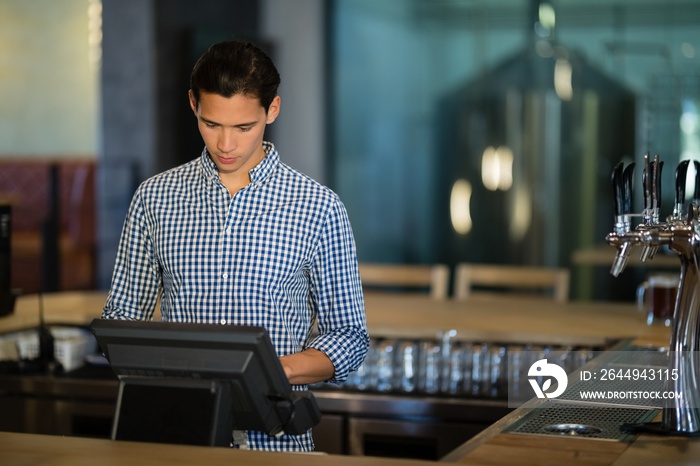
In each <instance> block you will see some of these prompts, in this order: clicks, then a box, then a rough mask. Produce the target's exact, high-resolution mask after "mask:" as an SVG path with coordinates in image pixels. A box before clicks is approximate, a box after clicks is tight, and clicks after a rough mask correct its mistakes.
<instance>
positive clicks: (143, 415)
mask: <svg viewBox="0 0 700 466" xmlns="http://www.w3.org/2000/svg"><path fill="white" fill-rule="evenodd" d="M232 435H233V418H232V409H231V391H230V388H229V387H228V384H227V383H225V382H223V381H216V380H196V379H178V378H149V377H137V376H127V377H122V378H121V379H120V383H119V396H118V398H117V406H116V411H115V417H114V422H113V425H112V439H113V440H128V441H141V442H154V443H174V444H183V445H208V446H225V447H229V446H230V445H231V441H232Z"/></svg>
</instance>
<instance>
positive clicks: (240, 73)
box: [190, 40, 280, 112]
mask: <svg viewBox="0 0 700 466" xmlns="http://www.w3.org/2000/svg"><path fill="white" fill-rule="evenodd" d="M279 84H280V75H279V73H278V72H277V68H275V65H274V63H272V60H271V59H270V57H268V56H267V55H266V54H265V52H263V51H262V50H260V49H259V48H258V47H256V46H255V45H254V44H253V43H251V42H248V41H243V40H233V41H226V42H219V43H217V44H214V45H212V46H211V47H209V50H207V51H206V52H205V53H204V55H202V56H201V57H199V60H197V63H196V64H195V65H194V68H193V69H192V75H191V76H190V89H192V94H193V95H194V99H195V100H196V101H197V102H199V97H200V93H202V92H210V93H213V94H218V95H221V96H223V97H227V98H228V97H232V96H234V95H236V94H243V95H246V96H249V97H257V98H258V100H259V101H260V105H262V107H263V108H264V109H265V112H267V111H268V110H269V108H270V104H271V103H272V100H273V99H274V98H275V96H276V95H277V88H278V87H279Z"/></svg>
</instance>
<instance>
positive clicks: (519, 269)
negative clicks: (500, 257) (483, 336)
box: [454, 263, 570, 302]
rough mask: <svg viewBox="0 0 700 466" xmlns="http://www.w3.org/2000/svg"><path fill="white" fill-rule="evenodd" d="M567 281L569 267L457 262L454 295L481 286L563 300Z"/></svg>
mask: <svg viewBox="0 0 700 466" xmlns="http://www.w3.org/2000/svg"><path fill="white" fill-rule="evenodd" d="M569 281H570V274H569V270H568V269H565V268H550V267H533V266H519V265H487V264H471V263H460V264H457V266H456V267H455V282H454V297H455V299H467V298H469V297H470V296H471V295H473V294H477V293H479V291H478V290H475V289H476V288H480V289H482V290H483V289H486V290H488V289H491V290H500V291H502V292H504V293H510V294H516V293H518V295H524V294H527V295H528V296H541V297H550V298H551V299H554V300H555V301H558V302H566V301H568V299H569ZM491 294H493V292H492V293H491Z"/></svg>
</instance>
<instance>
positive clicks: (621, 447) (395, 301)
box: [0, 292, 700, 466]
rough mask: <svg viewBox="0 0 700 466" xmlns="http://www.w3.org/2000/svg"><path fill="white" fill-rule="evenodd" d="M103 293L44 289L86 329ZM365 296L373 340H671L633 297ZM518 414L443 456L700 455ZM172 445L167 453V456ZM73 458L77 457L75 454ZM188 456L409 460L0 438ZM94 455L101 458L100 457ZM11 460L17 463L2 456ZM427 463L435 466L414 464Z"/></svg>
mask: <svg viewBox="0 0 700 466" xmlns="http://www.w3.org/2000/svg"><path fill="white" fill-rule="evenodd" d="M104 299H105V294H104V293H101V292H94V293H61V294H55V295H46V296H45V297H44V312H45V320H46V322H47V323H53V324H80V325H85V324H87V323H89V322H90V321H91V320H92V319H93V318H95V317H98V316H99V315H100V312H101V309H102V305H103V304H104ZM365 300H366V308H367V322H368V327H369V330H370V334H371V335H372V336H374V337H376V336H382V337H401V338H431V337H435V336H436V335H439V334H440V332H444V331H446V330H455V338H457V339H462V340H465V341H475V340H481V341H498V342H504V343H510V342H515V343H526V342H527V343H542V344H560V345H594V346H595V345H600V346H606V347H607V346H609V345H610V344H611V342H615V341H621V340H625V339H634V341H635V343H636V344H640V345H647V344H648V345H655V346H667V345H668V343H669V329H668V328H666V327H663V326H648V325H647V324H646V322H645V316H643V315H642V314H641V313H639V312H638V311H637V310H636V309H635V307H634V305H633V304H631V303H602V302H570V303H566V304H558V303H555V302H553V301H543V300H539V299H532V300H528V299H518V300H516V299H506V298H481V297H478V298H477V297H475V298H473V299H470V300H468V301H463V302H459V301H434V300H431V299H429V298H428V297H423V296H415V295H406V294H388V293H384V294H375V293H368V294H366V296H365ZM38 309H39V305H38V298H37V297H36V296H24V297H21V298H20V299H19V300H18V303H17V308H16V310H15V313H14V314H13V315H11V316H7V317H2V318H0V333H4V332H8V331H14V330H20V329H23V328H29V327H33V326H35V325H37V323H38V322H39V317H38ZM518 416H522V413H521V412H520V409H518V410H516V411H514V412H512V413H511V414H508V415H507V416H505V417H504V418H503V419H501V420H500V421H498V422H496V423H495V424H493V425H492V426H491V427H489V428H487V429H486V430H484V431H482V432H481V433H480V434H478V435H476V436H475V437H474V438H472V439H471V440H469V441H466V442H465V443H464V444H463V445H462V446H460V447H459V448H457V449H455V450H454V451H452V452H451V453H449V454H448V455H446V456H445V457H444V458H442V460H441V461H442V462H448V463H449V462H452V463H459V464H471V465H487V464H488V465H512V464H519V465H520V464H524V465H527V464H532V465H547V464H552V465H555V464H556V465H560V464H571V465H601V466H602V465H610V466H626V465H630V464H670V465H671V464H673V465H677V464H697V458H698V457H699V455H700V440H696V439H688V438H680V437H663V438H661V437H655V436H650V435H640V436H638V437H637V438H636V440H634V441H632V442H620V441H601V440H592V439H586V438H568V437H559V436H552V435H546V436H545V435H523V434H509V433H504V432H503V429H504V428H505V427H506V426H507V425H509V424H510V423H512V422H513V421H514V420H515V419H517V418H518ZM166 450H167V451H168V452H169V453H163V454H161V452H163V451H166ZM190 450H191V451H192V453H190ZM205 450H207V449H205ZM209 450H211V451H209ZM82 451H95V452H97V453H95V455H96V456H91V455H88V454H85V455H83V454H82V453H80V452H82ZM71 452H73V453H71ZM76 452H77V453H76ZM178 452H179V453H178ZM71 454H73V455H74V456H73V457H72V458H71ZM190 454H191V455H195V456H197V455H200V456H198V462H199V461H201V462H204V461H206V462H210V463H212V464H217V462H218V461H227V462H230V461H231V460H232V458H233V456H235V455H244V456H245V459H244V457H243V456H240V459H241V460H244V462H246V464H277V463H276V462H275V461H278V460H279V461H280V462H282V461H284V464H297V463H296V462H295V461H303V462H304V463H303V464H316V463H317V462H321V461H322V462H323V464H327V463H328V462H335V463H337V464H339V465H340V464H348V465H352V464H363V465H371V464H377V465H383V464H387V465H390V464H410V462H409V461H408V460H405V459H395V460H389V459H381V460H380V459H378V458H377V459H374V458H368V457H353V456H339V455H294V454H263V453H251V452H229V451H228V450H227V449H223V450H217V449H208V450H207V451H202V450H201V448H197V447H182V446H177V447H174V446H168V447H164V446H157V445H126V444H122V442H111V441H108V440H97V439H81V438H69V437H50V436H49V437H42V436H32V435H29V434H9V433H2V434H0V457H2V458H3V464H17V463H21V462H22V461H24V462H26V463H29V464H38V463H41V462H42V458H43V459H46V458H48V457H49V456H51V458H52V459H53V460H52V461H48V463H50V464H81V463H82V462H86V463H87V462H88V461H90V463H91V464H111V463H123V462H124V461H126V460H128V461H129V462H130V463H134V464H139V461H141V464H145V463H146V462H148V463H149V464H159V463H158V462H159V461H163V462H164V461H168V463H169V464H178V462H183V461H185V458H188V457H189V458H192V456H189V455H190ZM42 455H43V456H42ZM75 455H77V456H75ZM232 455H233V456H232ZM237 457H238V456H237ZM97 458H99V459H100V461H104V463H96V461H95V460H96V459H97ZM170 458H172V459H170ZM298 458H301V459H300V460H298ZM6 459H8V460H10V461H5V460H6ZM35 459H36V461H34V460H35ZM13 461H14V462H13ZM392 461H394V462H392ZM429 463H431V462H416V463H415V464H429ZM299 464H301V463H299ZM319 464H320V463H319ZM432 464H436V463H435V462H432Z"/></svg>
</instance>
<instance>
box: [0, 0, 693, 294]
mask: <svg viewBox="0 0 700 466" xmlns="http://www.w3.org/2000/svg"><path fill="white" fill-rule="evenodd" d="M698 26H700V4H699V3H698V2H697V1H693V0H672V1H665V0H556V1H552V2H541V1H533V0H499V1H487V0H382V1H381V2H377V1H371V0H332V1H330V0H329V1H324V0H293V1H288V0H257V1H256V0H238V1H236V0H198V1H194V0H102V1H99V0H61V1H49V0H0V95H1V96H2V100H0V101H2V102H3V105H2V107H1V108H0V136H1V137H0V160H2V159H13V160H14V159H17V158H21V159H30V158H34V159H37V158H38V159H46V158H50V159H54V160H55V159H58V160H61V159H66V160H67V159H75V158H80V159H88V160H93V161H94V162H95V166H96V182H95V188H94V196H95V202H96V206H97V207H96V209H97V220H96V228H95V236H96V247H95V256H96V261H95V274H96V282H95V286H97V287H100V288H105V287H107V286H108V285H109V279H110V276H111V269H112V265H113V261H114V255H115V252H116V246H117V241H118V237H119V233H120V229H121V224H122V222H123V218H124V215H125V213H126V209H127V208H128V203H129V200H130V198H131V195H132V194H133V190H134V189H135V187H136V186H137V184H138V183H139V182H140V181H142V180H143V179H144V178H145V177H147V176H150V175H152V174H154V173H156V172H158V171H161V170H164V169H166V168H169V167H172V166H174V165H177V164H179V163H183V162H185V161H187V160H190V159H192V158H194V157H196V156H197V155H198V153H199V151H200V150H201V147H202V144H201V140H200V138H199V134H198V132H197V130H196V125H195V122H194V119H193V118H192V116H191V114H190V111H189V107H188V104H187V99H186V92H187V80H188V76H189V71H190V69H191V67H192V65H193V63H194V60H195V59H196V57H197V56H198V55H199V54H201V53H202V52H203V51H204V50H205V49H206V47H207V46H208V45H209V44H210V43H212V42H214V41H217V40H221V39H225V38H234V37H238V38H246V39H251V40H253V41H256V42H258V43H259V44H260V45H261V46H262V47H263V48H265V49H266V50H267V51H268V52H269V53H270V55H271V56H272V57H273V59H274V60H275V61H276V63H277V64H278V67H279V69H280V72H281V75H282V86H281V89H280V94H281V96H282V99H283V110H282V115H281V117H280V119H278V121H277V122H275V124H274V125H272V126H271V127H270V130H269V131H270V132H269V139H271V140H272V141H274V142H275V143H276V145H277V146H278V148H279V149H280V152H281V156H282V158H283V159H284V160H285V161H286V162H288V163H289V164H290V165H292V166H295V167H297V168H299V169H300V170H302V171H304V172H306V173H307V174H309V175H311V176H312V177H314V178H316V179H318V180H319V181H321V182H323V183H326V184H328V185H329V186H330V187H331V188H333V189H334V190H336V191H337V192H338V193H339V194H340V196H341V198H342V199H343V200H344V202H345V203H346V206H347V208H348V212H349V215H350V217H351V221H352V223H353V228H354V230H355V235H356V240H357V245H358V254H359V257H360V260H363V261H384V262H410V263H430V262H438V261H439V262H445V263H448V264H454V263H456V262H458V261H463V260H467V261H475V262H510V263H530V264H541V265H557V266H566V267H571V268H572V269H573V270H574V272H575V275H574V279H575V280H574V288H573V292H574V295H575V296H574V297H577V296H578V297H581V298H588V297H601V298H614V299H632V291H630V290H632V289H633V286H634V284H635V283H637V282H638V281H639V280H640V278H641V276H642V274H644V273H646V272H645V271H644V270H639V269H631V268H630V269H628V270H627V271H625V272H624V276H623V277H620V278H618V279H616V280H615V281H612V279H611V278H610V277H609V275H608V273H607V267H605V266H580V265H577V264H574V263H573V262H572V255H573V254H574V252H575V251H577V250H581V249H587V248H594V247H595V246H597V245H601V244H602V243H603V241H604V235H605V233H606V232H607V231H609V230H610V228H611V225H612V218H611V211H612V209H611V208H612V201H611V198H610V189H609V180H610V173H611V170H612V167H613V165H614V164H615V163H617V161H619V160H622V159H624V160H627V161H632V160H637V161H639V160H641V157H642V155H643V153H644V152H645V151H650V152H652V153H659V154H660V156H661V157H662V158H663V159H664V160H665V161H666V168H665V171H664V174H663V175H664V176H663V180H664V182H663V184H664V186H665V187H666V189H665V190H664V199H663V205H662V207H663V212H666V213H669V212H670V205H671V199H672V189H670V186H671V185H672V180H673V169H674V168H675V165H676V163H677V162H678V161H679V160H681V159H683V158H695V159H699V158H700V144H699V143H698V141H699V140H700V137H699V136H698V134H699V132H698V125H697V110H696V106H697V103H698V100H699V96H698V94H700V86H699V84H700V72H699V70H700V61H699V60H700V59H699V58H698V54H699V53H700V29H699V28H698ZM557 76H558V78H556V77H557ZM496 167H499V168H498V169H496ZM506 174H507V175H508V176H506ZM640 177H641V174H640V172H639V171H638V176H637V178H639V179H640ZM0 183H2V181H1V180H0ZM1 192H2V185H0V193H1ZM636 207H638V208H641V205H640V201H639V198H637V205H636Z"/></svg>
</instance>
